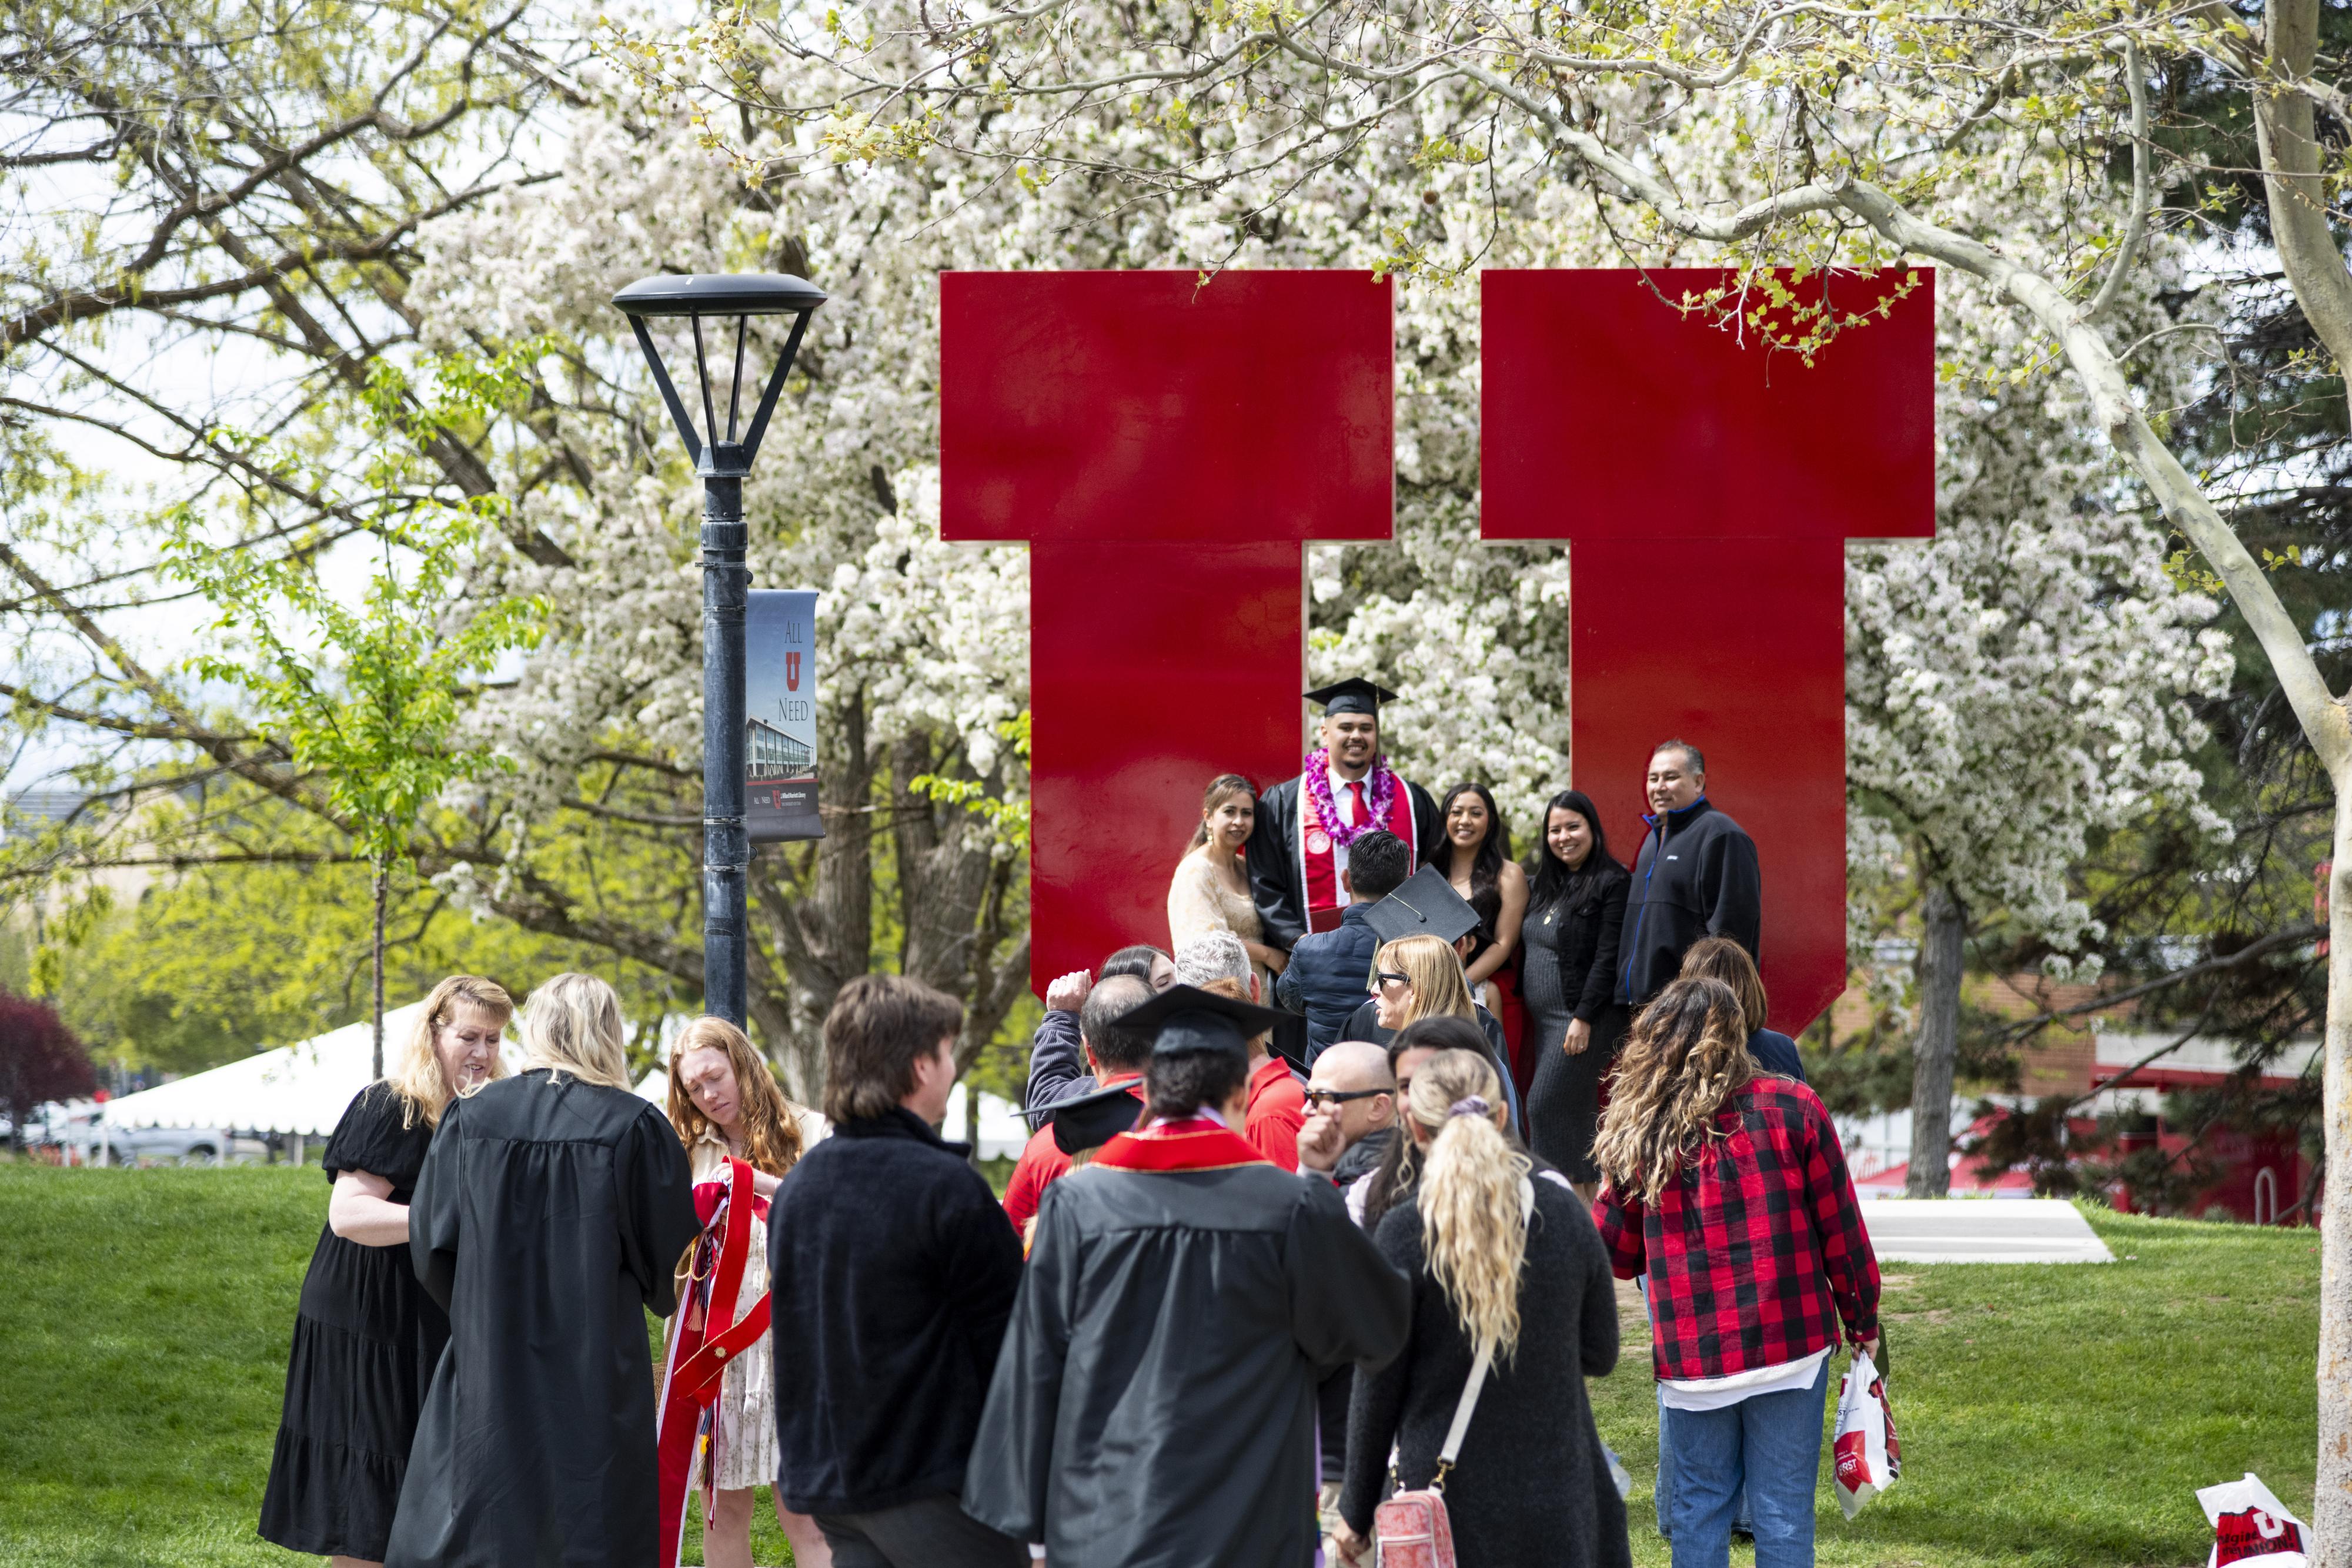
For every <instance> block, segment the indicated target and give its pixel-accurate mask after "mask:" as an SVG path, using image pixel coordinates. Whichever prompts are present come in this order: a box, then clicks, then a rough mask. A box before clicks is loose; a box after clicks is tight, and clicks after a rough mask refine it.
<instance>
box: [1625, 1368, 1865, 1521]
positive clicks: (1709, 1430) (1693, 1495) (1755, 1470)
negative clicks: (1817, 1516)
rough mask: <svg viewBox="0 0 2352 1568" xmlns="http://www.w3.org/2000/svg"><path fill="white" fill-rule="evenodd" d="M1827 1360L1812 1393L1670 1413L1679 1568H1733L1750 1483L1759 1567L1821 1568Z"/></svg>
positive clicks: (1667, 1425)
mask: <svg viewBox="0 0 2352 1568" xmlns="http://www.w3.org/2000/svg"><path fill="white" fill-rule="evenodd" d="M1829 1385H1830V1369H1829V1362H1828V1360H1827V1359H1826V1358H1824V1359H1823V1360H1822V1365H1821V1370H1820V1371H1819V1372H1817V1373H1815V1374H1814V1375H1813V1385H1812V1386H1811V1388H1805V1389H1799V1390H1796V1391H1793V1392H1790V1393H1787V1394H1759V1395H1757V1396H1754V1397H1752V1398H1748V1399H1743V1400H1741V1401H1740V1402H1739V1403H1738V1404H1737V1405H1727V1406H1724V1407H1723V1408H1721V1409H1720V1410H1675V1409H1667V1410H1664V1411H1663V1412H1662V1413H1661V1416H1660V1425H1659V1444H1660V1448H1661V1464H1660V1469H1662V1470H1663V1469H1664V1462H1665V1460H1666V1459H1667V1458H1671V1460H1672V1462H1673V1465H1674V1472H1675V1475H1674V1497H1673V1501H1672V1503H1671V1504H1670V1505H1668V1506H1669V1508H1670V1510H1671V1512H1670V1521H1671V1522H1672V1524H1673V1525H1674V1536H1673V1542H1674V1568H1725V1565H1726V1564H1727V1563H1729V1562H1730V1560H1731V1513H1732V1505H1733V1500H1734V1499H1735V1498H1736V1497H1737V1495H1738V1492H1739V1490H1740V1487H1741V1484H1742V1483H1743V1482H1745V1483H1746V1486H1747V1491H1748V1507H1749V1508H1750V1510H1751V1511H1753V1512H1754V1514H1755V1531H1756V1568H1812V1562H1813V1492H1814V1490H1815V1488H1816V1487H1817V1486H1818V1485H1819V1483H1820V1480H1821V1469H1822V1406H1823V1405H1824V1403H1825V1402H1826V1400H1827V1398H1828V1396H1829Z"/></svg>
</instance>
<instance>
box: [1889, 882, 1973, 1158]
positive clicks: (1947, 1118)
mask: <svg viewBox="0 0 2352 1568" xmlns="http://www.w3.org/2000/svg"><path fill="white" fill-rule="evenodd" d="M1968 919H1969V914H1968V910H1967V908H1966V907H1965V906H1963V905H1962V904H1961V903H1960V901H1959V900H1958V898H1956V897H1954V896H1953V895H1952V890H1951V889H1950V888H1948V887H1946V886H1945V885H1944V884H1943V883H1935V884H1933V885H1931V886H1930V887H1929V888H1928V889H1927V907H1926V910H1925V911H1924V923H1925V925H1926V929H1925V930H1924V931H1923V932H1922V933H1921V934H1920V938H1919V969H1918V973H1919V1032H1918V1033H1917V1035H1916V1036H1915V1037H1914V1038H1913V1042H1912V1047H1911V1173H1910V1176H1908V1177H1907V1178H1906V1181H1905V1182H1904V1186H1903V1190H1904V1193H1905V1195H1906V1196H1907V1197H1943V1196H1944V1195H1945V1194H1946V1193H1948V1192H1949V1191H1950V1190H1951V1186H1952V1168H1951V1154H1952V1070H1953V1067H1954V1064H1955V1063H1957V1062H1958V1060H1959V1054H1960V961H1961V939H1962V938H1963V937H1964V936H1967V935H1968Z"/></svg>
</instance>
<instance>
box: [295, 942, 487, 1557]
mask: <svg viewBox="0 0 2352 1568" xmlns="http://www.w3.org/2000/svg"><path fill="white" fill-rule="evenodd" d="M513 1014H514V1003H513V1002H512V1001H511V1000H510V999H509V998H508V996H507V994H506V992H505V991H503V990H501V989H500V988H499V986H498V985H497V984H496V983H495V982H494V981H490V980H486V979H484V978H482V977H480V976H479V975H452V976H450V977H448V978H447V979H445V980H443V981H442V982H441V983H440V984H439V985H437V986H436V987H434V988H433V990H432V993H431V994H430V995H429V996H427V997H426V998H425V1001H424V1004H423V1005H422V1006H421V1007H419V1008H418V1009H417V1012H416V1024H415V1029H414V1030H412V1031H411V1032H410V1035H409V1038H408V1042H407V1044H406V1046H405V1048H404V1050H403V1051H401V1053H400V1055H399V1057H398V1059H397V1060H396V1061H394V1062H393V1063H392V1071H391V1073H390V1074H389V1075H388V1076H387V1077H386V1078H385V1079H384V1080H383V1082H377V1083H371V1084H369V1085H368V1086H367V1087H366V1088H364V1089H362V1090H361V1091H360V1092H359V1093H358V1094H357V1095H355V1096H354V1097H353V1098H352V1103H351V1104H350V1105H349V1106H348V1107H347V1108H346V1109H345V1110H344V1112H343V1115H342V1120H341V1121H340V1122H338V1123H337V1124H335V1133H334V1136H333V1137H331V1138H330V1139H329V1140H328V1141H327V1152H326V1156H325V1158H324V1159H322V1160H321V1161H320V1164H321V1165H322V1166H324V1167H325V1169H326V1173H327V1179H328V1180H329V1181H331V1182H332V1183H333V1184H334V1194H333V1196H332V1197H330V1198H329V1199H328V1200H327V1223H326V1228H324V1229H322V1230H321V1231H320V1233H319V1246H318V1249H317V1250H316V1251H314V1252H313V1253H311V1255H310V1272H309V1273H308V1274H306V1275H305V1276H304V1277H303V1280H302V1303H301V1306H300V1308H299V1311H298V1312H297V1313H296V1315H295V1319H294V1346H293V1352H292V1354H291V1355H290V1356H289V1358H288V1361H287V1365H286V1404H285V1408H284V1412H283V1414H282V1415H281V1416H279V1418H278V1445H277V1448H276V1449H275V1451H274V1452H273V1453H272V1454H271V1455H270V1460H269V1484H268V1488H267V1490H264V1491H263V1493H262V1496H261V1525H260V1531H261V1537H262V1539H263V1540H265V1541H271V1542H276V1543H277V1544H278V1545H280V1546H283V1547H285V1548H287V1549H288V1550H289V1551H293V1552H310V1553H312V1554H314V1555H318V1556H322V1557H325V1558H327V1559H328V1561H329V1562H330V1563H334V1564H336V1565H337V1568H358V1565H361V1564H369V1563H380V1562H382V1561H383V1554H384V1550H385V1546H386V1544H387V1542H389V1540H390V1538H391V1534H392V1516H393V1510H394V1504H395V1503H397V1502H398V1501H399V1499H400V1484H401V1479H402V1478H403V1476H404V1473H405V1472H406V1470H407V1469H408V1450H409V1446H410V1444H411V1443H412V1442H413V1441H414V1440H415V1437H416V1419H417V1412H418V1409H419V1407H420V1406H422V1405H423V1404H424V1401H425V1385H426V1383H427V1382H428V1381H429V1380H430V1379H431V1377H432V1375H433V1367H434V1364H435V1363H436V1362H438V1361H439V1360H440V1359H441V1347H442V1346H443V1345H445V1344H446V1343H448V1340H449V1316H448V1314H447V1313H446V1312H444V1311H443V1310H442V1308H441V1304H440V1303H439V1302H438V1301H435V1300H434V1299H433V1298H432V1297H431V1296H428V1295H427V1294H425V1289H424V1287H423V1286H422V1285H420V1284H419V1283H418V1282H417V1279H416V1270H415V1268H413V1267H412V1266H411V1265H410V1263H409V1259H408V1249H407V1241H408V1216H409V1207H408V1206H409V1200H410V1198H411V1197H412V1196H413V1194H414V1191H415V1186H416V1178H417V1175H418V1173H419V1172H420V1171H422V1170H423V1169H424V1167H425V1152H426V1151H427V1150H428V1149H429V1148H430V1147H431V1146H432V1143H433V1137H434V1133H435V1130H436V1128H438V1127H439V1126H440V1124H441V1119H442V1115H443V1113H445V1112H446V1110H447V1109H448V1106H449V1103H450V1102H451V1101H453V1100H455V1099H457V1097H458V1096H460V1095H464V1094H468V1093H471V1092H473V1091H474V1089H475V1088H476V1087H478V1085H480V1084H482V1083H486V1082H488V1081H489V1080H491V1079H493V1078H496V1077H497V1076H498V1075H499V1071H500V1069H499V1037H500V1036H501V1035H502V1034H503V1033H504V1031H505V1030H506V1027H507V1020H508V1019H509V1018H511V1017H512V1016H513Z"/></svg>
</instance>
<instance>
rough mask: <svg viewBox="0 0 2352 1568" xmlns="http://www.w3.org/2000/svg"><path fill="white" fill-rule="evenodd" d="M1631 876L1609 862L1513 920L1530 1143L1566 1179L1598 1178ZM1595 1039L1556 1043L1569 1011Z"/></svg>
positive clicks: (1618, 1022)
mask: <svg viewBox="0 0 2352 1568" xmlns="http://www.w3.org/2000/svg"><path fill="white" fill-rule="evenodd" d="M1632 887H1633V879H1632V878H1631V877H1630V876H1628V875H1627V874H1626V873H1625V868H1624V867H1623V866H1621V865H1619V864H1618V863H1617V862H1614V861H1611V862H1609V863H1608V864H1606V865H1604V866H1601V868H1600V869H1599V870H1598V871H1597V872H1596V873H1594V874H1593V875H1592V876H1591V877H1589V878H1585V879H1581V880H1580V882H1578V883H1570V889H1569V892H1568V893H1567V894H1565V895H1564V896H1563V897H1561V898H1560V899H1559V902H1558V903H1556V904H1553V905H1551V906H1550V907H1549V908H1545V909H1536V908H1533V907H1530V908H1529V909H1528V917H1527V920H1526V922H1525V923H1524V924H1522V925H1520V927H1519V934H1520V937H1521V940H1522V942H1523V944H1524V951H1525V952H1526V954H1527V965H1526V968H1525V971H1524V990H1523V992H1522V994H1523V996H1524V997H1525V998H1526V1002H1527V1009H1528V1027H1529V1028H1530V1029H1532V1030H1534V1031H1535V1037H1536V1040H1535V1046H1536V1076H1535V1083H1534V1085H1533V1086H1532V1087H1531V1088H1529V1089H1528V1128H1529V1133H1528V1142H1529V1144H1530V1145H1532V1146H1533V1147H1534V1149H1535V1152H1536V1153H1537V1154H1538V1155H1542V1156H1543V1158H1544V1159H1546V1160H1548V1161H1549V1162H1550V1163H1551V1164H1552V1165H1554V1166H1559V1169H1560V1170H1562V1171H1563V1172H1565V1173H1567V1176H1568V1178H1569V1179H1570V1181H1582V1182H1591V1181H1599V1180H1600V1179H1601V1170H1600V1167H1599V1166H1595V1165H1594V1164H1593V1163H1592V1138H1593V1134H1595V1133H1596V1132H1597V1131H1598V1130H1599V1125H1600V1120H1601V1079H1602V1078H1603V1077H1604V1076H1606V1075H1607V1073H1608V1071H1609V1068H1610V1065H1611V1064H1612V1062H1614V1061H1616V1060H1617V1047H1618V1044H1619V1042H1620V1041H1621V1040H1622V1039H1623V1038H1624V1034H1625V1020H1626V1018H1627V1013H1628V1009H1626V1008H1625V1007H1624V1006H1623V1005H1622V1004H1621V1003H1619V1002H1617V1001H1615V1000H1613V999H1612V997H1613V994H1614V990H1613V988H1614V986H1615V984H1616V969H1617V944H1618V941H1619V939H1620V937H1621V936H1622V932H1623V929H1624V925H1625V898H1626V894H1628V893H1629V892H1630V891H1631V890H1632ZM1571 1019H1583V1020H1584V1021H1585V1022H1586V1023H1587V1024H1589V1025H1591V1030H1592V1039H1591V1043H1590V1044H1588V1045H1587V1046H1586V1047H1585V1048H1584V1050H1583V1051H1580V1052H1579V1053H1578V1054H1577V1055H1574V1056H1570V1055H1569V1054H1568V1052H1566V1051H1562V1050H1561V1049H1560V1042H1561V1041H1562V1040H1565V1039H1566V1038H1567V1037H1568V1026H1569V1023H1570V1020H1571Z"/></svg>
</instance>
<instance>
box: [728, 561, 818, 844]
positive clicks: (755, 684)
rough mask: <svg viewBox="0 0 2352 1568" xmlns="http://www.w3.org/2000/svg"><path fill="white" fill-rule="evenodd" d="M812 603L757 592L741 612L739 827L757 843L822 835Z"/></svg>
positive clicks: (808, 598)
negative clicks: (741, 785)
mask: <svg viewBox="0 0 2352 1568" xmlns="http://www.w3.org/2000/svg"><path fill="white" fill-rule="evenodd" d="M816 605H817V596H816V595H815V594H814V593H812V592H809V591H804V590H783V589H772V588H755V589H753V590H751V593H750V595H749V596H748V603H747V604H746V606H745V609H744V614H743V643H744V650H745V654H746V657H745V660H744V682H743V713H744V718H743V760H744V764H745V768H744V798H743V799H744V812H743V822H744V827H745V829H746V831H749V832H750V834H751V841H752V842H753V843H755V844H767V843H778V842H781V841H785V840H788V839H821V838H823V837H824V822H823V821H822V820H821V819H820V818H819V817H818V815H817V804H816V794H817V767H816V762H817V751H816Z"/></svg>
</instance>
